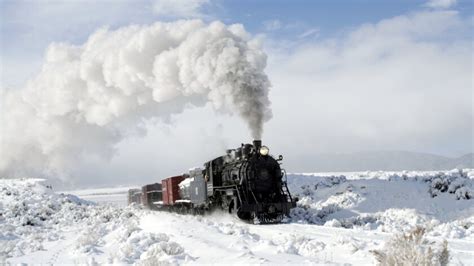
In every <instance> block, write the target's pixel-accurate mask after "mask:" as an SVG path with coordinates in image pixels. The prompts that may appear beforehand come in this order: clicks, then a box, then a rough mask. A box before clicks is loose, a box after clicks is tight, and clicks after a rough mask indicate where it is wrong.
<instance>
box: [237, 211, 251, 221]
mask: <svg viewBox="0 0 474 266" xmlns="http://www.w3.org/2000/svg"><path fill="white" fill-rule="evenodd" d="M237 217H239V219H242V220H247V221H248V220H251V219H252V214H251V213H250V212H244V211H241V210H237Z"/></svg>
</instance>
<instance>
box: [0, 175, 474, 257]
mask: <svg viewBox="0 0 474 266" xmlns="http://www.w3.org/2000/svg"><path fill="white" fill-rule="evenodd" d="M288 184H289V188H290V191H291V192H292V193H293V195H294V196H296V195H297V196H298V197H299V199H300V201H299V203H298V207H297V208H296V209H294V210H293V211H292V217H291V218H290V219H288V220H287V221H285V223H283V224H277V225H253V224H247V223H244V222H242V221H240V220H237V219H235V218H234V217H231V216H230V215H228V214H225V213H220V212H215V213H213V214H210V215H206V216H189V215H177V214H171V213H164V212H153V211H148V210H143V209H141V208H140V207H138V206H131V207H121V206H118V205H117V204H116V203H117V199H118V198H119V195H121V193H123V192H124V190H123V189H110V190H108V191H107V190H101V191H92V192H91V191H81V192H78V193H75V194H81V195H82V196H84V197H85V198H87V199H88V200H83V199H80V198H78V197H77V196H73V195H64V194H58V193H54V192H53V191H52V190H51V189H49V188H47V187H46V186H45V181H43V180H39V179H23V180H0V264H3V263H12V264H17V263H51V264H59V263H61V264H63V263H76V264H89V265H93V264H96V263H99V264H103V263H115V264H137V265H152V264H156V263H164V264H202V263H214V264H221V263H223V262H230V263H235V264H286V263H291V264H315V263H351V264H374V263H375V262H376V260H375V257H374V253H373V252H372V251H374V250H381V249H383V248H384V245H385V244H387V243H389V242H387V241H388V240H390V239H393V237H394V236H395V235H396V234H399V233H401V232H408V231H410V230H412V229H413V228H415V227H416V226H422V227H424V228H426V231H427V233H426V238H427V239H428V240H429V241H428V242H427V243H429V245H430V247H431V246H432V247H433V252H434V254H438V253H439V252H440V251H439V250H438V249H439V247H440V246H441V243H442V242H443V240H445V239H446V240H447V243H448V250H449V253H450V256H451V260H450V263H451V264H453V265H461V264H465V265H469V264H472V262H473V258H474V251H473V250H474V204H473V202H474V201H473V198H474V171H473V170H462V171H461V170H454V171H449V172H364V173H350V174H317V173H316V174H290V175H289V176H288ZM101 195H102V197H101ZM110 195H113V196H112V197H111V196H110ZM122 195H123V197H125V194H124V193H123V194H122ZM107 198H109V199H110V201H109V202H110V203H112V204H103V203H104V202H106V201H107ZM91 200H93V201H96V202H100V203H101V204H96V203H94V202H92V201H91ZM437 252H438V253H437Z"/></svg>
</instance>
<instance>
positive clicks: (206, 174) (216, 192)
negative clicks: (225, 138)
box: [142, 140, 297, 223]
mask: <svg viewBox="0 0 474 266" xmlns="http://www.w3.org/2000/svg"><path fill="white" fill-rule="evenodd" d="M282 159H283V157H282V156H281V155H280V156H279V157H278V158H274V157H273V156H271V155H270V153H269V149H268V147H266V146H262V142H261V141H260V140H254V141H253V144H242V145H241V146H240V147H238V148H236V149H231V150H227V152H226V154H225V155H223V156H220V157H217V158H215V159H213V160H211V161H208V162H206V163H204V167H203V168H195V169H192V170H190V171H189V172H188V173H186V174H183V175H180V176H174V177H170V178H167V179H164V180H162V186H161V187H162V191H159V192H158V191H157V192H156V193H160V196H161V197H162V200H161V201H150V200H149V199H147V196H149V197H154V198H156V197H157V195H153V193H147V194H145V196H142V201H144V202H146V203H148V204H149V207H150V208H151V209H164V210H169V211H175V212H180V213H193V214H196V213H199V214H202V213H205V212H206V211H208V210H213V209H216V208H220V209H223V210H225V211H226V212H229V213H232V214H235V215H236V216H238V217H239V218H240V219H243V220H250V221H256V222H259V223H272V222H279V221H281V220H282V218H283V217H285V216H288V215H289V212H290V209H291V208H293V207H295V206H296V201H297V199H296V198H292V197H291V194H290V192H289V190H288V187H287V184H286V173H285V170H284V169H282V168H281V166H280V163H281V161H282ZM150 202H151V203H150Z"/></svg>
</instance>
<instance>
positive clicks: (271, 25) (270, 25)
mask: <svg viewBox="0 0 474 266" xmlns="http://www.w3.org/2000/svg"><path fill="white" fill-rule="evenodd" d="M263 27H264V28H265V30H266V31H275V30H279V29H281V28H282V23H281V21H280V20H278V19H272V20H266V21H264V22H263Z"/></svg>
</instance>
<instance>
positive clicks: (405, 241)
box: [372, 227, 449, 266]
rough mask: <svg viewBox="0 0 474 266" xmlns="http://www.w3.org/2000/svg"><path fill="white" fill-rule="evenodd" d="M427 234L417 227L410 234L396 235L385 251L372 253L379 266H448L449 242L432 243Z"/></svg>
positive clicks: (386, 245)
mask: <svg viewBox="0 0 474 266" xmlns="http://www.w3.org/2000/svg"><path fill="white" fill-rule="evenodd" d="M425 233H426V230H425V229H424V228H422V227H417V228H415V229H414V230H413V231H411V232H409V233H406V234H401V235H396V236H395V237H394V238H393V239H391V240H389V241H388V242H387V243H386V244H385V248H384V249H383V250H375V251H372V253H373V255H374V256H375V259H376V261H377V262H378V264H379V265H427V266H428V265H441V266H444V265H447V264H448V262H449V251H448V242H447V241H446V240H445V241H443V242H442V243H435V242H431V241H429V240H427V239H426V237H425Z"/></svg>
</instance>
